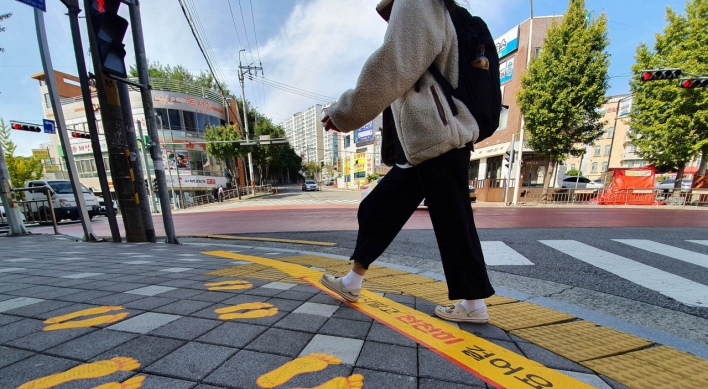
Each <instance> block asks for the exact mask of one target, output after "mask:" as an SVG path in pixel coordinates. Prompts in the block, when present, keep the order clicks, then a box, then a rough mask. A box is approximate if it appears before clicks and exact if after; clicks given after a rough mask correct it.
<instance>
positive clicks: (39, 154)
mask: <svg viewBox="0 0 708 389" xmlns="http://www.w3.org/2000/svg"><path fill="white" fill-rule="evenodd" d="M32 156H34V157H35V158H37V159H39V160H40V161H49V160H50V158H49V150H46V149H32Z"/></svg>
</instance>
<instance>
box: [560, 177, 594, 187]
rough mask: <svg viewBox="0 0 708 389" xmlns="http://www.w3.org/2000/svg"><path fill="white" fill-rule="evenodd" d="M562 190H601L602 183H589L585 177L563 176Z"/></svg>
mask: <svg viewBox="0 0 708 389" xmlns="http://www.w3.org/2000/svg"><path fill="white" fill-rule="evenodd" d="M561 187H562V188H569V189H602V188H603V186H602V183H597V182H595V181H591V180H590V179H589V178H587V177H583V176H580V177H577V176H565V177H563V182H562V185H561Z"/></svg>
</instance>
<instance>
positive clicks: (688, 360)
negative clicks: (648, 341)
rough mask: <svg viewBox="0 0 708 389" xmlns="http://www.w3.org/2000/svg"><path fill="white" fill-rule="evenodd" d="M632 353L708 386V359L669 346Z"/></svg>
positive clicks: (636, 356) (638, 357)
mask: <svg viewBox="0 0 708 389" xmlns="http://www.w3.org/2000/svg"><path fill="white" fill-rule="evenodd" d="M627 355H631V356H633V357H635V358H637V359H641V360H642V361H645V362H647V363H650V364H652V365H654V366H658V367H660V368H662V369H665V370H668V371H670V372H672V373H676V374H678V375H680V376H682V377H684V378H688V379H692V380H695V381H698V382H702V383H703V385H704V386H703V387H705V388H708V361H706V360H705V359H701V358H698V357H696V356H694V355H691V354H689V353H686V352H683V351H679V350H676V349H675V348H673V347H669V346H659V347H653V348H649V349H646V350H639V351H635V352H631V353H629V354H627Z"/></svg>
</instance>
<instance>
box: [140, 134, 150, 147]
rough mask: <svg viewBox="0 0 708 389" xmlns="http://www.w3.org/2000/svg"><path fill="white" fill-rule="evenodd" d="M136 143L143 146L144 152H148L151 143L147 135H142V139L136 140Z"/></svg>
mask: <svg viewBox="0 0 708 389" xmlns="http://www.w3.org/2000/svg"><path fill="white" fill-rule="evenodd" d="M138 142H140V143H141V144H142V145H143V148H144V149H145V150H150V147H151V146H152V141H151V140H150V136H149V135H143V139H140V138H138Z"/></svg>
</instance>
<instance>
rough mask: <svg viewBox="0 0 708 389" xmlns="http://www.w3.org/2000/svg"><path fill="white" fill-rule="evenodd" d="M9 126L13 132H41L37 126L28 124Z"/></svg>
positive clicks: (11, 123) (13, 123) (14, 123)
mask: <svg viewBox="0 0 708 389" xmlns="http://www.w3.org/2000/svg"><path fill="white" fill-rule="evenodd" d="M10 126H11V127H12V129H13V130H19V131H29V132H42V129H41V128H40V126H37V125H34V124H29V123H18V122H10Z"/></svg>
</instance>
